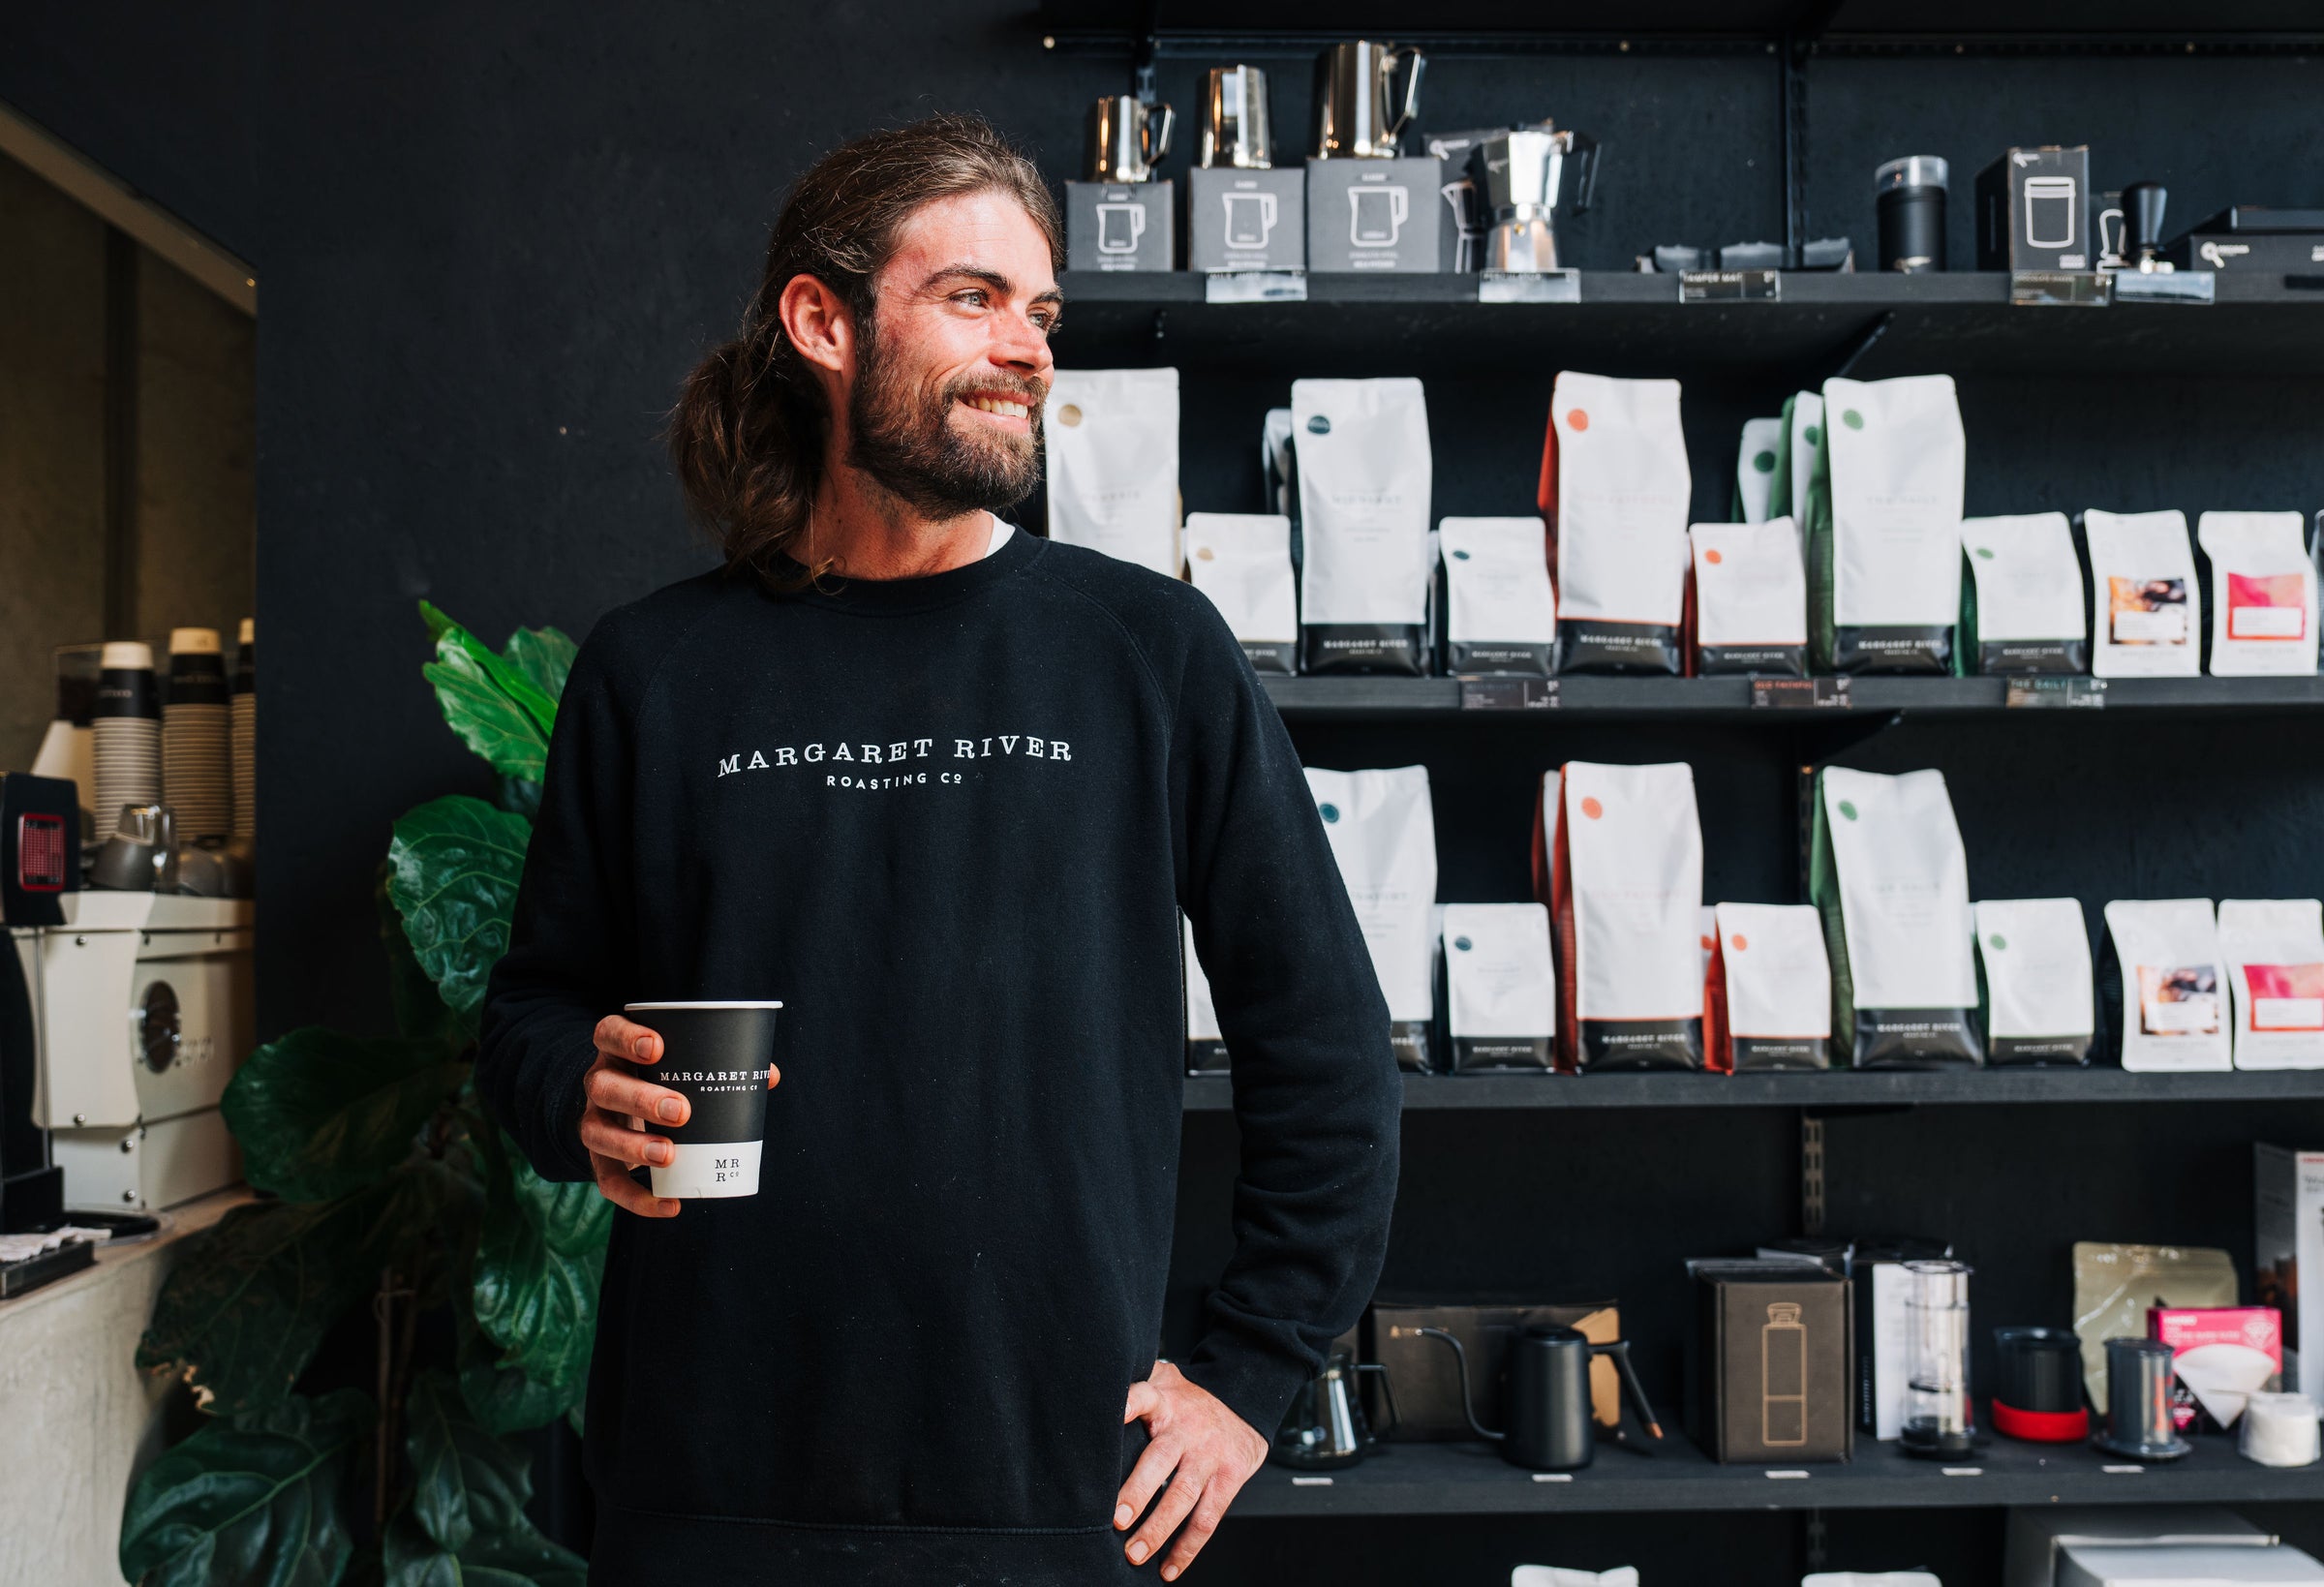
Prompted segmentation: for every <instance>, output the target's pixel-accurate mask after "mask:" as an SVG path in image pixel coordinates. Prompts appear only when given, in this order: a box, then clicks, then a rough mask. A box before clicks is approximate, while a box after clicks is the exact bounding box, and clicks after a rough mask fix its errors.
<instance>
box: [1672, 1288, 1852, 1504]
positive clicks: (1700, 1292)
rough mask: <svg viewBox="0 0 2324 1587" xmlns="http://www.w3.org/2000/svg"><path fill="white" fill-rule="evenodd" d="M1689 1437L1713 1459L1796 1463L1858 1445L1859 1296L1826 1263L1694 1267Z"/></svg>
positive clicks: (1842, 1453)
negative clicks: (1854, 1371) (1854, 1386)
mask: <svg viewBox="0 0 2324 1587" xmlns="http://www.w3.org/2000/svg"><path fill="white" fill-rule="evenodd" d="M1688 1266H1689V1267H1690V1268H1691V1269H1692V1270H1693V1272H1694V1275H1695V1288H1696V1306H1695V1350H1694V1352H1693V1360H1692V1366H1691V1369H1690V1372H1689V1374H1688V1383H1687V1434H1688V1436H1689V1437H1690V1438H1692V1439H1693V1440H1694V1441H1695V1445H1696V1447H1697V1449H1699V1450H1702V1452H1703V1453H1704V1454H1706V1455H1708V1456H1709V1457H1710V1458H1711V1459H1713V1460H1719V1461H1729V1462H1739V1463H1744V1464H1750V1465H1769V1466H1790V1465H1797V1464H1800V1463H1801V1462H1804V1461H1814V1460H1846V1459H1847V1458H1849V1455H1850V1451H1851V1450H1853V1448H1854V1433H1853V1424H1854V1420H1855V1419H1854V1418H1853V1417H1852V1416H1851V1415H1850V1402H1851V1399H1852V1396H1851V1395H1850V1392H1849V1385H1850V1376H1849V1348H1850V1340H1851V1338H1852V1335H1853V1330H1854V1327H1855V1320H1854V1304H1853V1301H1854V1290H1853V1288H1852V1287H1851V1286H1850V1283H1849V1281H1848V1280H1847V1279H1846V1278H1843V1277H1842V1276H1841V1275H1840V1274H1838V1273H1836V1272H1833V1271H1831V1270H1830V1269H1828V1268H1825V1267H1808V1266H1806V1265H1804V1264H1797V1263H1786V1262H1697V1263H1690V1264H1688Z"/></svg>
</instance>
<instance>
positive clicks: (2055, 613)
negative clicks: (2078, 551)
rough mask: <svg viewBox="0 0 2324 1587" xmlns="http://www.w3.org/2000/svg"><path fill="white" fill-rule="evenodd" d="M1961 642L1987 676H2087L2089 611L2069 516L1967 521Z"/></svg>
mask: <svg viewBox="0 0 2324 1587" xmlns="http://www.w3.org/2000/svg"><path fill="white" fill-rule="evenodd" d="M1961 556H1962V559H1963V561H1964V562H1965V563H1966V564H1967V565H1968V567H1969V581H1968V582H1967V583H1966V584H1964V585H1963V586H1962V587H1961V595H1962V601H1961V644H1962V647H1963V650H1964V652H1965V653H1966V655H1967V657H1968V660H1969V663H1970V664H1971V665H1972V666H1973V667H1974V668H1975V669H1976V670H1977V671H1978V672H1982V673H2025V672H2065V673H2075V672H2088V671H2089V670H2090V606H2089V604H2088V596H2087V595H2086V594H2085V592H2084V591H2083V588H2082V559H2081V558H2080V557H2079V556H2077V555H2075V553H2074V531H2073V526H2072V525H2071V524H2069V523H2067V522H2066V518H2065V514H2064V513H2063V512H2029V513H2022V514H2018V515H2016V516H2012V517H2003V518H1964V519H1963V520H1962V521H1961Z"/></svg>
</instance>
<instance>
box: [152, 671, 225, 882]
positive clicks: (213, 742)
mask: <svg viewBox="0 0 2324 1587" xmlns="http://www.w3.org/2000/svg"><path fill="white" fill-rule="evenodd" d="M226 739H227V689H226V652H225V648H224V647H223V646H222V645H220V644H219V642H218V630H217V629H216V628H172V629H170V630H169V687H168V695H167V697H166V698H165V699H164V701H163V704H162V793H163V795H164V797H166V798H167V799H168V801H169V804H170V806H171V808H172V809H175V810H176V811H177V834H178V838H179V839H180V840H181V841H185V842H194V841H199V839H204V838H220V839H223V838H224V837H226V835H227V834H228V833H229V832H230V831H232V830H233V789H232V783H231V779H230V777H229V772H228V770H227V750H226Z"/></svg>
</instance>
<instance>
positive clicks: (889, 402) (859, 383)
mask: <svg viewBox="0 0 2324 1587" xmlns="http://www.w3.org/2000/svg"><path fill="white" fill-rule="evenodd" d="M974 392H984V393H987V394H989V395H995V396H997V395H1002V394H1004V393H1005V394H1006V395H1008V396H1011V397H1014V398H1015V399H1017V400H1018V401H1020V402H1023V403H1024V405H1025V409H1026V412H1027V415H1028V417H1029V418H1030V421H1031V425H1032V429H1031V433H1030V434H1028V435H1023V436H1014V435H1000V434H994V435H989V436H963V435H962V434H961V433H960V432H959V431H957V430H955V429H954V428H953V427H952V411H953V409H954V408H955V407H956V406H959V405H960V400H961V398H963V396H966V395H969V394H970V393H974ZM1046 395H1047V392H1046V390H1045V389H1044V387H1043V386H1042V385H1041V383H1040V382H1039V381H1034V380H1030V379H1026V378H1024V377H1016V378H1010V377H1005V376H998V375H993V374H985V375H977V376H971V377H966V378H963V379H961V380H957V381H951V382H950V383H948V384H946V385H945V386H943V387H941V388H940V389H938V390H936V391H933V392H931V391H929V390H927V389H926V388H925V387H921V386H918V385H915V384H914V383H913V382H912V380H911V377H910V375H909V374H908V373H907V372H906V371H904V370H903V369H902V368H900V367H899V366H898V364H897V361H896V360H895V359H894V358H893V357H891V356H889V355H888V353H887V351H886V349H885V348H884V347H882V346H881V344H880V341H879V338H878V336H877V335H876V334H872V335H868V336H866V337H865V339H864V345H863V355H862V361H861V363H860V364H859V366H858V374H857V380H856V382H855V389H854V390H853V391H852V392H851V393H849V395H848V399H847V428H848V431H849V435H850V438H851V441H850V444H849V446H848V451H847V461H848V463H849V464H850V465H852V466H853V467H855V468H857V469H860V470H862V471H863V472H864V473H866V474H869V475H870V476H871V480H872V482H873V483H874V484H876V485H878V486H879V487H880V488H881V489H883V490H885V491H887V492H888V493H889V494H890V495H891V496H894V497H896V498H897V499H898V500H899V501H902V502H903V503H905V504H908V505H910V506H912V507H915V508H917V509H918V510H919V511H921V512H924V513H926V514H928V515H929V516H930V517H932V518H953V517H958V516H960V515H961V514H963V513H966V512H974V511H977V510H978V509H980V508H981V509H982V510H984V511H987V512H994V513H997V512H1001V511H1003V510H1005V509H1007V508H1009V507H1013V506H1015V505H1016V504H1018V503H1020V502H1022V501H1024V499H1025V498H1026V497H1027V496H1029V495H1031V494H1032V490H1033V487H1034V486H1035V485H1036V484H1038V483H1039V482H1040V479H1041V405H1042V401H1043V399H1044V397H1045V396H1046Z"/></svg>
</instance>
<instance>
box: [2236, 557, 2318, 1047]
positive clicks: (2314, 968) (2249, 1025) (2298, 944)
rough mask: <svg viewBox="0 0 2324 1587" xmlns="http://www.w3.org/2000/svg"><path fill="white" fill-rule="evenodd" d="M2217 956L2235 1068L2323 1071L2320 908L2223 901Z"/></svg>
mask: <svg viewBox="0 0 2324 1587" xmlns="http://www.w3.org/2000/svg"><path fill="white" fill-rule="evenodd" d="M2213 566H2214V567H2215V568H2216V567H2217V563H2216V562H2215V563H2214V564H2213ZM2219 957H2220V958H2221V959H2223V960H2224V961H2226V965H2227V979H2228V987H2229V989H2230V991H2231V992H2233V994H2234V1001H2233V1008H2234V1014H2235V1049H2234V1050H2235V1066H2236V1067H2237V1068H2238V1069H2324V904H2319V903H2318V902H2317V901H2316V900H2314V899H2221V900H2219Z"/></svg>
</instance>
